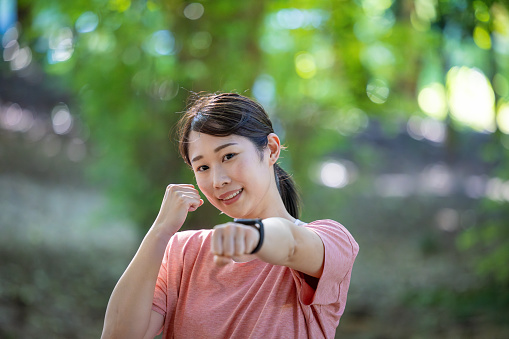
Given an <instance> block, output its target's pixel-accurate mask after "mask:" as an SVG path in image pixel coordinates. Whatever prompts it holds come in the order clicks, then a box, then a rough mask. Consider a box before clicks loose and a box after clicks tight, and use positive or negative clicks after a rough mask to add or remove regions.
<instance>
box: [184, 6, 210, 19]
mask: <svg viewBox="0 0 509 339" xmlns="http://www.w3.org/2000/svg"><path fill="white" fill-rule="evenodd" d="M204 12H205V8H204V7H203V5H202V4H200V3H198V2H193V3H190V4H189V5H187V6H186V8H184V16H185V17H186V18H188V19H189V20H198V19H199V18H201V17H202V15H203V13H204Z"/></svg>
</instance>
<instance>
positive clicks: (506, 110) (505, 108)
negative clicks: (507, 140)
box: [497, 103, 509, 134]
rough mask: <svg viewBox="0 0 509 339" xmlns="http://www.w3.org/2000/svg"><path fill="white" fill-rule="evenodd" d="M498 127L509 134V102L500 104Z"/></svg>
mask: <svg viewBox="0 0 509 339" xmlns="http://www.w3.org/2000/svg"><path fill="white" fill-rule="evenodd" d="M497 125H498V129H499V130H500V131H501V132H502V133H504V134H509V104H508V103H504V104H502V105H500V107H499V108H498V113H497Z"/></svg>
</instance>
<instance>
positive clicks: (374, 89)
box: [366, 79, 390, 104]
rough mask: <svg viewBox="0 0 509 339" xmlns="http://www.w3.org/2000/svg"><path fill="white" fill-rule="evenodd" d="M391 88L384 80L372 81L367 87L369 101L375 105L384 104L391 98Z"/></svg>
mask: <svg viewBox="0 0 509 339" xmlns="http://www.w3.org/2000/svg"><path fill="white" fill-rule="evenodd" d="M389 93H390V90H389V86H387V83H386V82H385V81H384V80H382V79H372V80H370V81H369V82H368V84H367V86H366V94H367V96H368V98H369V100H371V101H373V102H374V103H375V104H383V103H384V102H386V101H387V98H388V97H389Z"/></svg>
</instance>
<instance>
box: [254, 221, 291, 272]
mask: <svg viewBox="0 0 509 339" xmlns="http://www.w3.org/2000/svg"><path fill="white" fill-rule="evenodd" d="M263 226H264V239H263V245H262V247H261V248H260V250H259V251H258V252H257V253H256V256H257V257H258V258H259V259H260V260H263V261H265V262H268V263H270V264H273V265H283V266H287V264H288V262H290V260H291V258H292V256H293V254H294V252H295V250H296V245H297V244H296V240H295V237H294V234H293V232H292V226H295V225H294V224H293V223H292V222H291V221H289V220H286V219H283V218H267V219H264V220H263Z"/></svg>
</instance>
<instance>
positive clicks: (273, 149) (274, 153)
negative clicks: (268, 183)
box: [267, 133, 281, 165]
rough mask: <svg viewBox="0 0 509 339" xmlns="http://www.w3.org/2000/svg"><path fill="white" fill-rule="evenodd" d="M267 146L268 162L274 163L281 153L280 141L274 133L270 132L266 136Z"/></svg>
mask: <svg viewBox="0 0 509 339" xmlns="http://www.w3.org/2000/svg"><path fill="white" fill-rule="evenodd" d="M267 148H268V150H269V151H270V155H269V162H270V164H271V165H273V164H275V163H276V162H277V160H278V159H279V154H280V153H281V141H280V140H279V137H278V136H277V134H275V133H270V134H269V135H268V136H267Z"/></svg>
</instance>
